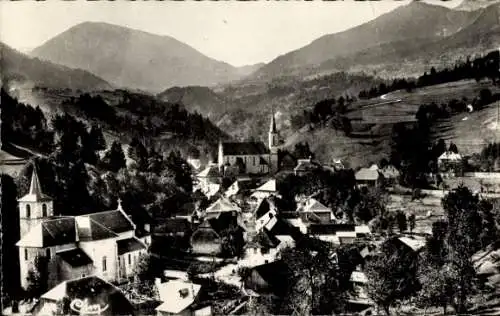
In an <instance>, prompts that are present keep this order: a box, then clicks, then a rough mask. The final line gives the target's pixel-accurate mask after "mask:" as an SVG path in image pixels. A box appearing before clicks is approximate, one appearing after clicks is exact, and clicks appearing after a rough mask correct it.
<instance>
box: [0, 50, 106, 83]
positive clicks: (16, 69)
mask: <svg viewBox="0 0 500 316" xmlns="http://www.w3.org/2000/svg"><path fill="white" fill-rule="evenodd" d="M0 54H1V56H0V69H1V78H2V81H3V82H4V84H6V85H8V84H9V83H12V82H14V81H15V82H17V83H28V84H30V85H35V86H39V87H48V88H69V89H81V90H96V89H108V88H109V87H110V85H109V84H108V83H107V82H106V81H104V80H103V79H101V78H99V77H97V76H95V75H93V74H91V73H89V72H87V71H83V70H80V69H70V68H68V67H63V66H60V65H56V64H53V63H50V62H47V61H41V60H39V59H37V58H30V57H28V56H26V55H24V54H22V53H20V52H18V51H16V50H14V49H12V48H10V47H9V46H7V45H5V44H3V43H0Z"/></svg>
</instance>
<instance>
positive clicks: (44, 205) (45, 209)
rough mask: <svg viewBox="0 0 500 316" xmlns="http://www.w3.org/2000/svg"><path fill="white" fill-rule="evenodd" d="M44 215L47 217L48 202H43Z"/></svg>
mask: <svg viewBox="0 0 500 316" xmlns="http://www.w3.org/2000/svg"><path fill="white" fill-rule="evenodd" d="M42 216H43V217H47V204H45V203H43V204H42Z"/></svg>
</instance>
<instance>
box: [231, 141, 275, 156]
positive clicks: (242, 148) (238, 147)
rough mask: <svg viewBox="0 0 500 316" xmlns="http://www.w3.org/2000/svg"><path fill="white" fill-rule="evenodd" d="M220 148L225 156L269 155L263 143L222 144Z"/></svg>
mask: <svg viewBox="0 0 500 316" xmlns="http://www.w3.org/2000/svg"><path fill="white" fill-rule="evenodd" d="M222 148H223V152H224V155H226V156H243V155H264V154H269V149H268V148H267V147H266V145H264V143H263V142H243V143H223V144H222Z"/></svg>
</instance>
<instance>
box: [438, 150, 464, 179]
mask: <svg viewBox="0 0 500 316" xmlns="http://www.w3.org/2000/svg"><path fill="white" fill-rule="evenodd" d="M438 169H439V172H440V173H441V174H449V175H452V176H455V175H462V172H463V170H462V156H461V155H460V154H457V153H454V152H452V151H446V152H444V153H443V154H442V155H441V156H439V157H438Z"/></svg>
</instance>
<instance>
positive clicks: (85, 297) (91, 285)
mask: <svg viewBox="0 0 500 316" xmlns="http://www.w3.org/2000/svg"><path fill="white" fill-rule="evenodd" d="M60 306H61V307H62V310H61V309H60ZM57 313H60V315H90V314H94V315H109V316H113V315H123V316H125V315H134V314H135V310H134V306H133V305H132V303H131V302H130V301H129V300H128V299H127V297H126V296H125V295H124V294H123V293H122V292H121V291H120V289H118V288H117V287H116V286H114V285H113V284H111V283H109V282H106V281H105V280H103V279H101V278H99V277H96V276H87V277H83V278H78V279H73V280H67V281H63V282H61V283H59V284H58V285H56V286H55V287H53V288H52V289H50V290H49V291H48V292H46V293H45V294H43V295H42V296H41V297H40V300H39V301H38V302H37V303H36V305H35V306H34V307H33V310H32V315H40V316H45V315H56V314H57Z"/></svg>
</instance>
